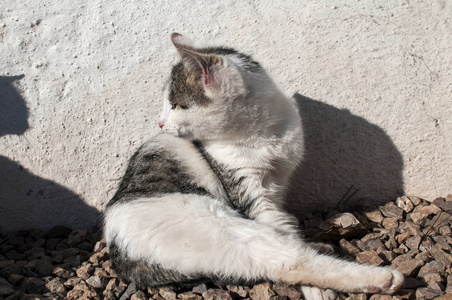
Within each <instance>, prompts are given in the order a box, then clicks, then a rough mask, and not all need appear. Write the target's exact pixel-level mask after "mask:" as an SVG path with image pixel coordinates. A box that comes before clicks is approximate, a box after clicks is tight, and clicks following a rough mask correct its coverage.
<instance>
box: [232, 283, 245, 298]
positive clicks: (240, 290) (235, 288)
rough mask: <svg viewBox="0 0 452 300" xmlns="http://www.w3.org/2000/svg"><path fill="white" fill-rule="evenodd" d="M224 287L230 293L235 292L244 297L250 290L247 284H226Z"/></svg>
mask: <svg viewBox="0 0 452 300" xmlns="http://www.w3.org/2000/svg"><path fill="white" fill-rule="evenodd" d="M226 288H227V289H228V291H230V292H231V294H237V295H239V296H240V297H242V298H246V297H247V296H248V293H249V292H250V288H249V287H247V286H240V285H227V286H226Z"/></svg>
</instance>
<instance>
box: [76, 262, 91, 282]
mask: <svg viewBox="0 0 452 300" xmlns="http://www.w3.org/2000/svg"><path fill="white" fill-rule="evenodd" d="M93 272H94V266H93V265H92V264H86V265H84V266H81V267H79V268H78V269H77V271H75V273H77V276H78V277H80V278H82V279H83V280H87V279H88V278H89V277H90V276H91V275H93Z"/></svg>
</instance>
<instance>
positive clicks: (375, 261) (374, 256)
mask: <svg viewBox="0 0 452 300" xmlns="http://www.w3.org/2000/svg"><path fill="white" fill-rule="evenodd" d="M356 261H357V262H360V263H362V264H367V265H374V266H381V265H383V264H384V261H383V259H381V257H380V256H378V253H377V252H376V251H375V250H370V251H363V252H361V253H359V254H358V255H357V256H356Z"/></svg>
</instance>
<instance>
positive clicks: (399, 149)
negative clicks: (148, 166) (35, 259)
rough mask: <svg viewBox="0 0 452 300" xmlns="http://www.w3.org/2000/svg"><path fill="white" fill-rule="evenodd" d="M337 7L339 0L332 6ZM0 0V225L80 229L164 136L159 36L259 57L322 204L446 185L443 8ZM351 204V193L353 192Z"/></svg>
mask: <svg viewBox="0 0 452 300" xmlns="http://www.w3.org/2000/svg"><path fill="white" fill-rule="evenodd" d="M333 2H334V4H333ZM378 3H379V1H370V0H361V1H349V0H342V1H329V0H317V1H299V0H296V1H295V0H294V1H267V0H263V1H233V0H229V1H223V2H221V1H131V0H119V1H102V0H90V1H85V0H79V1H72V0H60V1H55V0H50V1H32V0H24V1H3V2H2V5H1V6H2V9H1V11H0V136H1V138H0V214H1V217H0V226H2V227H3V228H4V229H13V228H27V227H40V228H44V229H46V228H50V227H52V226H54V225H56V224H59V225H68V226H73V227H78V226H88V225H92V224H94V223H95V222H96V221H97V220H98V217H97V216H98V212H99V211H101V210H102V209H103V207H104V206H105V204H106V202H107V201H108V200H109V198H110V197H111V196H112V194H113V193H114V191H115V188H116V186H117V184H118V181H119V179H120V177H121V175H122V173H123V171H124V168H125V166H126V164H127V160H128V158H129V157H130V155H131V154H132V153H133V152H134V150H135V149H136V148H137V147H138V146H139V145H140V144H141V143H142V142H143V141H145V140H146V139H148V138H149V137H150V136H152V135H153V134H155V133H156V132H158V127H157V124H156V120H157V118H158V115H159V110H160V107H161V104H160V99H161V91H162V87H163V84H164V81H165V79H166V77H167V75H168V72H169V67H170V66H171V65H172V64H173V63H175V61H176V52H175V51H174V50H173V49H172V46H171V44H170V41H169V35H170V33H171V32H173V31H178V32H181V33H185V34H186V35H188V36H189V37H191V38H192V39H193V40H195V41H199V42H201V43H203V44H206V45H227V46H232V47H235V48H237V49H239V50H241V51H243V52H245V53H248V54H251V55H253V57H254V58H255V59H256V60H258V61H260V62H261V63H262V64H263V66H264V67H265V68H266V69H267V70H268V72H269V73H270V74H272V75H273V77H274V79H275V81H276V82H277V84H278V85H279V86H280V87H281V89H283V90H284V91H285V92H286V93H287V95H289V96H294V99H295V101H297V102H298V104H299V107H300V112H301V115H302V116H303V118H304V124H305V127H306V139H307V154H306V159H305V162H304V163H303V164H302V166H300V169H299V171H298V172H297V176H296V178H295V181H294V189H293V190H292V192H291V195H292V201H294V204H295V205H301V204H299V202H300V200H301V199H305V200H306V201H307V202H309V203H311V204H312V203H316V206H317V207H323V206H325V205H327V204H335V203H337V202H338V201H339V200H340V199H341V198H342V196H343V195H344V194H345V193H346V192H347V190H348V189H349V188H350V187H352V186H353V188H352V191H353V190H355V189H359V191H358V192H357V193H356V194H355V195H354V196H353V199H359V198H361V197H369V198H371V199H374V200H377V201H385V200H389V199H393V198H394V197H396V196H397V195H401V194H404V193H406V194H411V195H418V196H421V197H424V198H426V199H429V200H432V199H434V198H435V197H437V196H446V195H447V194H448V193H449V192H451V191H452V180H451V174H452V155H451V153H452V150H451V149H452V148H451V147H452V118H451V115H452V108H451V106H452V105H451V95H452V74H451V70H452V62H451V59H452V51H451V48H452V38H451V36H452V35H451V34H452V22H451V16H452V3H451V1H447V0H432V1H408V0H401V1H395V0H394V1H385V4H378ZM353 199H352V200H353Z"/></svg>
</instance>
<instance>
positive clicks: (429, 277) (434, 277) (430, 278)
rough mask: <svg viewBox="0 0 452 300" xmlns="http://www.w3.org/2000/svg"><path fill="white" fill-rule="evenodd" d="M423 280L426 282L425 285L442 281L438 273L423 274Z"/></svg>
mask: <svg viewBox="0 0 452 300" xmlns="http://www.w3.org/2000/svg"><path fill="white" fill-rule="evenodd" d="M423 278H424V281H425V282H427V283H429V282H442V281H443V278H442V277H441V275H439V274H438V273H429V274H425V275H424V276H423Z"/></svg>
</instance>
